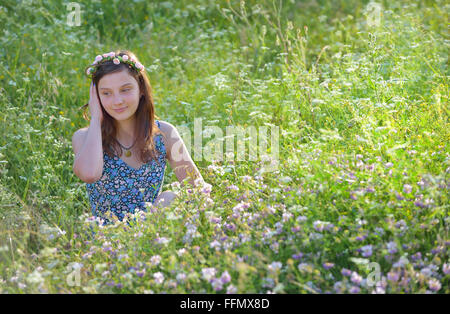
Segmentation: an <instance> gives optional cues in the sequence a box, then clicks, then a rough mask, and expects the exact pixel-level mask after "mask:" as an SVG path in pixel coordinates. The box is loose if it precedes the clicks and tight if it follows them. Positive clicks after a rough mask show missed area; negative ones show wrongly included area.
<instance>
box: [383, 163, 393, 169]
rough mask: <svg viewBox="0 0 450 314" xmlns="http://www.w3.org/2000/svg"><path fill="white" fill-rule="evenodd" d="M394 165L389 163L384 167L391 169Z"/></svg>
mask: <svg viewBox="0 0 450 314" xmlns="http://www.w3.org/2000/svg"><path fill="white" fill-rule="evenodd" d="M393 165H394V164H393V163H392V162H387V163H385V164H384V166H385V167H386V168H388V169H389V168H391V167H392V166H393Z"/></svg>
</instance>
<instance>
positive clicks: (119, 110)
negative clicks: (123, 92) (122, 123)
mask: <svg viewBox="0 0 450 314" xmlns="http://www.w3.org/2000/svg"><path fill="white" fill-rule="evenodd" d="M125 109H127V107H124V108H120V109H114V110H115V111H117V112H122V111H124V110H125Z"/></svg>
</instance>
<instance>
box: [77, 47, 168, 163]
mask: <svg viewBox="0 0 450 314" xmlns="http://www.w3.org/2000/svg"><path fill="white" fill-rule="evenodd" d="M115 53H116V55H120V56H123V55H127V56H128V57H129V58H134V59H135V60H136V61H139V60H138V59H137V58H136V56H135V55H134V53H132V52H131V51H129V50H120V51H116V52H115ZM89 67H95V68H96V71H95V73H94V74H93V75H92V82H93V83H94V84H95V87H96V89H97V94H98V82H99V81H100V79H101V78H102V77H103V76H105V75H106V74H109V73H114V72H119V71H128V73H129V74H130V75H131V76H133V77H134V78H135V79H136V81H137V82H138V84H139V94H143V95H142V96H141V97H140V98H139V105H138V108H137V110H136V113H135V116H136V125H135V134H137V138H136V144H135V145H136V147H137V149H138V152H140V159H141V161H142V162H145V163H146V162H148V161H149V160H151V159H155V160H156V161H158V159H157V155H159V153H158V151H157V149H156V146H155V143H154V140H153V136H154V135H155V134H162V135H163V136H164V134H163V133H161V132H160V130H159V129H158V127H157V126H156V125H155V118H156V119H158V120H159V117H158V116H157V115H156V114H155V106H154V103H153V95H152V87H151V85H150V80H149V78H148V76H147V73H146V72H145V71H141V72H138V71H136V70H135V69H134V68H133V67H131V66H130V65H128V64H126V63H122V62H121V63H119V64H117V65H116V64H114V63H113V61H112V60H108V61H104V62H101V63H97V64H96V65H89V66H87V67H86V69H85V71H84V72H85V73H86V70H87V69H88V68H89ZM98 95H99V94H98ZM99 101H100V104H101V100H100V97H99ZM88 106H89V104H86V105H83V106H82V107H81V108H80V109H84V111H83V117H84V119H85V120H87V121H89V120H90V119H89V117H88V115H87V113H86V111H87V110H86V109H87V108H88ZM101 108H102V112H103V121H102V126H101V129H102V145H103V149H104V151H105V152H106V153H107V154H108V155H109V156H110V157H113V154H114V153H116V154H117V156H120V155H122V147H120V145H119V143H118V141H117V140H116V136H117V129H116V126H115V124H114V118H113V117H111V116H110V115H109V114H108V113H107V112H106V110H105V109H104V108H103V105H101Z"/></svg>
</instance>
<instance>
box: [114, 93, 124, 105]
mask: <svg viewBox="0 0 450 314" xmlns="http://www.w3.org/2000/svg"><path fill="white" fill-rule="evenodd" d="M122 104H123V100H122V97H121V96H120V95H117V94H116V95H115V96H114V105H115V106H116V107H118V106H121V105H122Z"/></svg>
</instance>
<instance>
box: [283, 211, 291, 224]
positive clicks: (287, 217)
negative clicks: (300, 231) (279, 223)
mask: <svg viewBox="0 0 450 314" xmlns="http://www.w3.org/2000/svg"><path fill="white" fill-rule="evenodd" d="M291 217H292V214H291V213H288V212H286V213H283V222H286V221H288V220H289V219H291Z"/></svg>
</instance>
